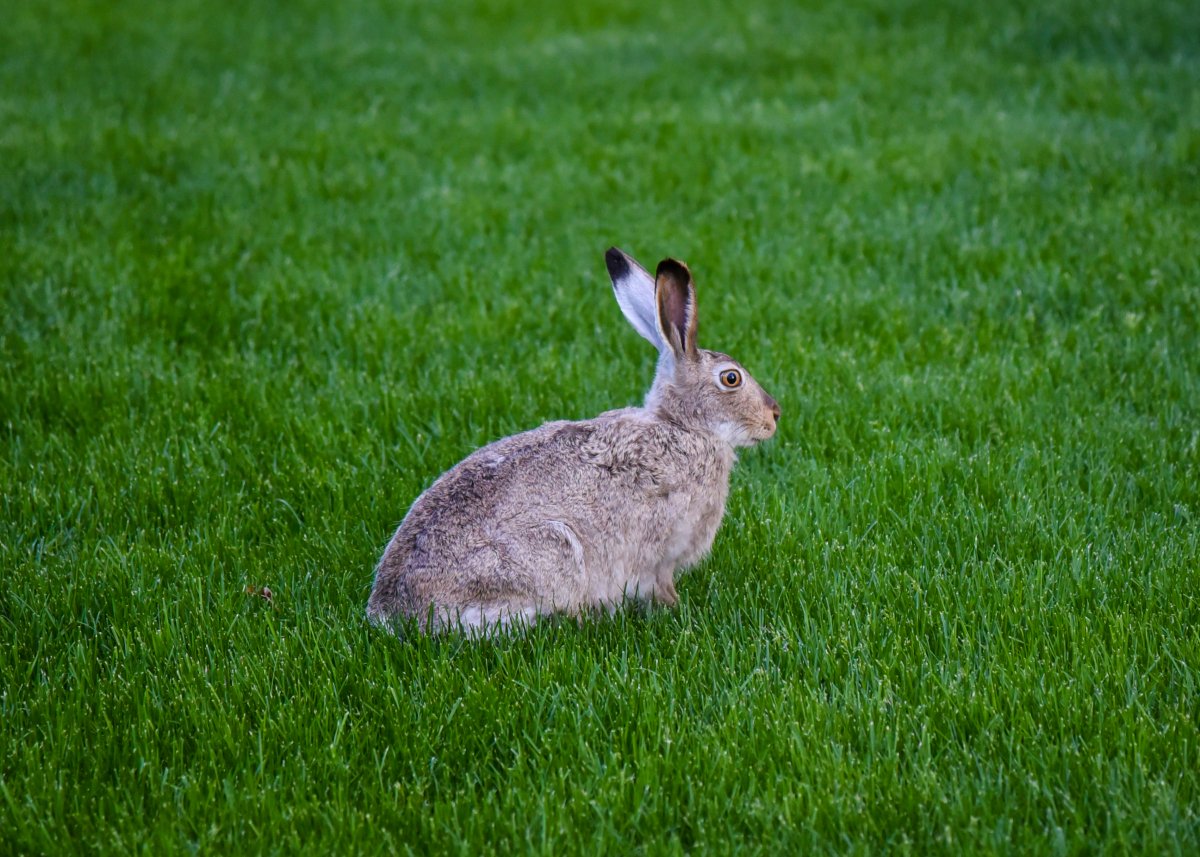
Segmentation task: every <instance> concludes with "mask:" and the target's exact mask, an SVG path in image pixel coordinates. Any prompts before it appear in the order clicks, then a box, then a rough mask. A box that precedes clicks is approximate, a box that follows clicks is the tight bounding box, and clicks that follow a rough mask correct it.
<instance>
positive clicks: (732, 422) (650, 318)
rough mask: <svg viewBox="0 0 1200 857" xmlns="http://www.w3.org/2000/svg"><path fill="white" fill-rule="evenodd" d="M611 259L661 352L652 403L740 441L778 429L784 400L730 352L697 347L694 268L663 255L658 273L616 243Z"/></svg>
mask: <svg viewBox="0 0 1200 857" xmlns="http://www.w3.org/2000/svg"><path fill="white" fill-rule="evenodd" d="M604 260H605V262H606V263H607V265H608V274H609V276H610V277H612V283H613V291H614V292H615V293H616V296H617V303H619V304H620V305H621V312H623V313H624V314H625V318H627V319H628V320H629V323H630V324H631V325H633V327H634V329H635V330H636V331H637V332H638V333H640V334H641V335H642V336H643V337H645V338H646V339H648V340H649V341H650V342H651V343H652V344H653V345H654V347H655V348H657V349H658V353H659V359H658V371H657V372H656V373H655V376H654V385H653V386H652V387H651V388H650V392H649V394H648V395H647V396H646V407H647V408H648V409H649V410H651V411H654V412H655V413H656V414H657V415H658V416H660V417H662V418H663V419H666V420H670V421H672V422H675V423H679V424H680V425H683V426H686V427H688V428H698V429H704V430H707V431H710V432H712V433H713V434H716V435H718V436H719V437H721V438H723V439H724V440H726V441H727V442H728V443H730V444H731V445H733V446H750V445H752V444H755V443H758V442H759V441H763V440H766V439H768V438H769V437H771V436H772V435H773V434H775V427H776V425H778V423H779V404H778V403H777V402H776V401H775V400H774V399H773V398H771V396H769V395H768V394H767V392H766V391H765V390H764V389H763V388H762V387H760V386H759V385H758V382H757V381H755V380H754V379H753V378H751V377H750V373H749V372H747V371H746V370H745V369H744V368H743V367H742V365H741V364H740V363H738V362H737V361H736V360H734V359H733V358H732V357H730V356H729V355H728V354H722V353H721V352H719V351H707V350H705V349H703V348H700V347H698V346H697V345H696V319H697V315H696V285H695V283H693V282H692V274H691V272H690V271H689V270H688V267H687V265H685V264H683V263H682V262H679V261H677V260H675V259H663V260H662V261H661V262H659V263H658V269H657V270H656V271H655V275H654V276H650V273H649V272H648V271H647V270H646V269H645V268H643V267H642V266H641V265H639V264H638V263H637V262H636V261H634V259H633V258H632V257H630V256H628V255H626V254H625V253H624V252H622V251H621V250H618V249H617V248H616V247H611V248H609V250H608V252H607V253H605V254H604Z"/></svg>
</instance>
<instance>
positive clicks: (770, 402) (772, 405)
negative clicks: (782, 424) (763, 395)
mask: <svg viewBox="0 0 1200 857" xmlns="http://www.w3.org/2000/svg"><path fill="white" fill-rule="evenodd" d="M766 404H767V407H768V408H769V409H770V411H771V416H772V417H774V418H775V422H776V423H778V422H779V402H777V401H775V400H774V399H772V398H771V397H770V396H767V402H766Z"/></svg>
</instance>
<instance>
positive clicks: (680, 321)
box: [654, 259, 699, 360]
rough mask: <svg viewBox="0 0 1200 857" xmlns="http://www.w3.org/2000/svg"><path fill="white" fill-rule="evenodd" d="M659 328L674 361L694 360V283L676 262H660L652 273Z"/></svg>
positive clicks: (679, 263)
mask: <svg viewBox="0 0 1200 857" xmlns="http://www.w3.org/2000/svg"><path fill="white" fill-rule="evenodd" d="M654 291H655V298H656V301H657V304H658V329H659V331H661V333H662V337H663V340H664V341H665V342H666V343H667V344H668V345H669V346H670V348H671V350H672V351H673V352H674V353H675V357H676V358H677V359H681V360H682V359H685V358H686V359H688V360H694V359H696V357H698V356H699V352H698V351H697V350H696V322H697V318H696V284H695V283H693V282H692V272H691V271H689V270H688V266H687V265H685V264H683V262H680V261H678V260H677V259H663V260H662V261H661V262H659V263H658V270H657V271H655V289H654Z"/></svg>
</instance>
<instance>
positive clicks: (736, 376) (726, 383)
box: [721, 369, 742, 390]
mask: <svg viewBox="0 0 1200 857" xmlns="http://www.w3.org/2000/svg"><path fill="white" fill-rule="evenodd" d="M741 383H742V373H741V372H739V371H738V370H736V369H726V370H725V371H724V372H722V373H721V385H722V386H723V387H726V388H727V389H730V390H732V389H734V388H735V387H738V386H740V385H741Z"/></svg>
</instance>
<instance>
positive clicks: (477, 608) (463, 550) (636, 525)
mask: <svg viewBox="0 0 1200 857" xmlns="http://www.w3.org/2000/svg"><path fill="white" fill-rule="evenodd" d="M605 262H606V263H607V265H608V273H609V276H610V277H611V278H612V284H613V291H614V293H615V294H616V298H617V303H618V304H619V305H620V307H621V312H622V313H624V315H625V318H626V319H627V320H628V321H629V323H630V324H631V325H633V328H634V329H635V330H636V331H637V332H638V333H640V334H641V335H642V336H643V337H645V338H646V339H648V340H649V341H650V342H651V344H653V345H654V347H655V348H657V349H658V353H659V357H658V368H657V371H656V372H655V374H654V383H653V384H652V385H651V387H650V392H649V393H648V394H647V395H646V401H645V403H644V404H643V405H642V406H641V407H640V408H622V409H621V410H616V411H608V412H606V413H603V414H601V415H600V416H598V417H596V418H595V419H590V420H583V421H581V422H551V423H546V424H545V425H543V426H541V427H539V428H536V429H533V430H532V431H527V432H524V433H522V434H517V435H513V436H512V437H506V438H504V439H502V440H498V441H496V442H495V443H491V444H489V445H487V446H485V447H483V448H482V449H479V450H476V451H475V452H474V453H472V454H471V455H469V456H468V457H467V458H466V459H464V460H463V461H462V462H460V463H459V464H457V465H456V466H454V467H453V468H451V469H450V470H448V471H447V472H446V473H444V474H443V475H442V476H441V477H440V478H438V480H437V481H436V482H434V483H433V485H431V486H430V487H429V488H428V490H426V491H425V492H424V493H423V494H422V495H421V496H420V497H418V498H417V500H416V502H415V503H413V505H412V508H411V509H410V510H409V512H408V515H406V516H405V518H404V521H403V522H402V523H401V524H400V527H399V529H397V530H396V534H395V535H394V536H393V537H392V540H391V542H390V543H389V544H388V546H387V548H386V549H385V550H384V552H383V557H382V559H380V561H379V566H378V568H377V569H376V571H375V585H374V587H373V588H372V590H371V597H370V600H369V601H368V603H367V617H368V618H369V619H370V620H371V621H372V622H375V623H379V624H384V625H393V624H396V625H398V624H399V623H402V622H405V621H413V620H415V621H416V623H417V626H418V627H419V628H420V629H421V630H423V631H429V632H434V631H441V630H455V629H457V630H463V631H466V632H467V633H470V634H481V633H490V632H492V631H496V630H501V629H504V628H507V627H509V626H511V625H512V624H514V623H518V624H521V623H530V622H533V621H535V620H536V619H537V617H538V616H543V615H547V614H550V613H567V614H576V615H578V614H580V613H583V612H586V611H588V610H593V609H597V608H604V609H607V610H612V609H615V608H616V607H617V606H618V605H620V603H621V602H622V601H623V600H624V599H626V598H637V599H642V600H645V601H656V602H661V603H662V604H665V605H668V606H671V605H674V604H676V603H677V602H678V600H679V597H678V596H677V595H676V594H675V575H676V573H677V572H679V571H681V570H682V569H685V568H687V567H688V566H691V565H694V564H695V563H697V562H698V561H699V560H700V559H702V558H703V557H704V556H705V555H706V554H707V553H708V551H709V549H710V548H711V547H712V543H713V538H714V537H715V536H716V533H717V527H718V526H719V525H720V523H721V518H722V516H723V515H724V514H725V498H726V495H727V494H728V493H729V474H730V471H731V470H732V469H733V465H734V461H735V459H736V453H735V449H736V448H737V447H740V446H751V445H753V444H755V443H758V442H759V441H763V440H767V439H768V438H770V437H771V436H772V435H774V434H775V428H776V425H777V424H778V421H779V405H778V404H777V403H776V401H775V400H774V399H773V398H771V397H770V396H769V395H768V394H767V393H766V391H764V390H763V389H762V387H760V386H759V385H758V383H757V382H756V381H755V380H754V379H753V378H751V377H750V375H749V373H748V372H746V370H745V369H744V368H742V365H741V364H740V363H738V362H737V361H736V360H734V359H733V358H732V357H730V356H729V355H727V354H722V353H720V352H718V351H707V350H705V349H702V348H700V347H698V346H697V344H696V320H697V313H696V286H695V284H694V283H693V282H692V275H691V272H690V271H689V270H688V268H687V266H686V265H685V264H683V263H682V262H679V261H676V260H675V259H664V260H663V261H661V262H659V264H658V268H657V270H656V272H655V275H654V276H650V274H649V272H647V271H646V270H645V269H644V268H643V267H642V266H641V265H639V264H638V263H637V262H636V261H634V260H633V259H632V258H631V257H629V256H627V255H626V254H625V253H623V252H622V251H621V250H618V249H617V248H616V247H613V248H611V249H609V250H608V252H607V253H606V254H605Z"/></svg>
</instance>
